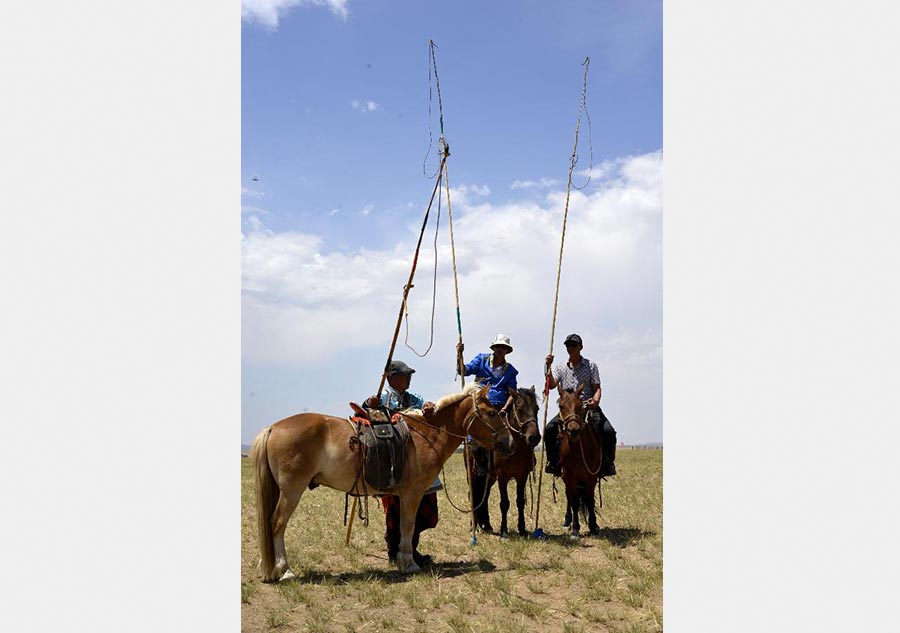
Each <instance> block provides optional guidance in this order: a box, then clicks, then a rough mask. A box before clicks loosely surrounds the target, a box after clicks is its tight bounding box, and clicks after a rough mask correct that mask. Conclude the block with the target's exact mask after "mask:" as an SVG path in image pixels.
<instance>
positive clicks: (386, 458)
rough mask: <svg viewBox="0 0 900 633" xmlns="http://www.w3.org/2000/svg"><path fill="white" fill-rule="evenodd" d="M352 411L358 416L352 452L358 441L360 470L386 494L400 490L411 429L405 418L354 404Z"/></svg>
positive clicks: (366, 478)
mask: <svg viewBox="0 0 900 633" xmlns="http://www.w3.org/2000/svg"><path fill="white" fill-rule="evenodd" d="M351 407H353V409H354V411H355V412H356V415H355V416H353V417H351V418H350V420H351V421H352V422H354V423H355V424H356V437H355V438H351V440H350V443H351V448H352V447H353V444H354V440H355V443H356V444H357V445H358V446H360V447H361V448H360V454H361V461H362V464H361V465H360V468H359V470H360V471H362V472H361V474H362V475H363V477H364V478H365V483H366V485H367V486H369V487H371V488H374V489H376V490H383V491H390V490H393V489H395V488H397V487H398V486H399V485H400V477H401V475H402V474H403V466H404V463H405V461H406V442H407V441H408V440H409V427H407V426H406V422H405V421H403V419H402V416H400V415H399V414H396V413H395V414H394V415H390V412H389V411H388V410H387V409H386V408H385V407H372V408H369V407H360V406H358V405H356V404H355V403H351ZM359 476H360V472H357V478H359ZM357 489H358V484H357ZM364 494H365V493H364Z"/></svg>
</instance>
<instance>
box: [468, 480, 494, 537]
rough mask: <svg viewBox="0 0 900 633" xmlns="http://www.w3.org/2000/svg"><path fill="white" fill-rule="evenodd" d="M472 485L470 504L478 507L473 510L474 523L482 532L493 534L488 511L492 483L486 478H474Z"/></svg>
mask: <svg viewBox="0 0 900 633" xmlns="http://www.w3.org/2000/svg"><path fill="white" fill-rule="evenodd" d="M472 483H473V485H472V503H474V504H475V505H477V506H478V508H477V509H476V510H475V522H476V523H477V524H478V527H480V528H481V531H482V532H485V533H490V532H493V531H494V528H493V527H492V526H491V513H490V510H489V509H488V501H489V500H490V497H491V488H492V487H493V485H494V482H493V480H491V479H490V478H489V477H487V476H480V477H479V476H476V477H475V479H474V480H473V482H472ZM479 503H480V504H481V505H479Z"/></svg>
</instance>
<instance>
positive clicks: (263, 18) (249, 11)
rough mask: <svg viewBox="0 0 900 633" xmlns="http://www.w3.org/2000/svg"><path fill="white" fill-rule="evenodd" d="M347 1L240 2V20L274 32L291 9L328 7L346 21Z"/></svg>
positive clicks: (276, 0) (242, 0)
mask: <svg viewBox="0 0 900 633" xmlns="http://www.w3.org/2000/svg"><path fill="white" fill-rule="evenodd" d="M347 2H348V0H241V20H242V21H245V22H248V23H256V24H259V25H261V26H263V27H264V28H267V29H270V30H275V29H277V28H278V21H279V19H280V18H281V17H282V16H284V14H286V13H287V12H288V11H289V10H290V9H291V8H293V7H328V8H329V9H330V10H331V12H332V13H333V14H335V15H336V16H338V17H340V18H342V19H344V20H346V19H347V16H348V14H349V10H348V9H347Z"/></svg>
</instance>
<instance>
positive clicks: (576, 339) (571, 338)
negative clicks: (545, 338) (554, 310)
mask: <svg viewBox="0 0 900 633" xmlns="http://www.w3.org/2000/svg"><path fill="white" fill-rule="evenodd" d="M569 343H577V344H578V345H581V344H582V343H581V337H580V336H578V335H577V334H569V335H568V336H567V337H566V340H565V342H564V343H563V345H568V344H569Z"/></svg>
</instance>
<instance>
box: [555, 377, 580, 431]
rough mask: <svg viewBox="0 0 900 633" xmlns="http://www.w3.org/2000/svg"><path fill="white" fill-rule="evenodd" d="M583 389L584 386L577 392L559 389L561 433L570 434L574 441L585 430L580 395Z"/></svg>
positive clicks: (576, 390)
mask: <svg viewBox="0 0 900 633" xmlns="http://www.w3.org/2000/svg"><path fill="white" fill-rule="evenodd" d="M583 387H584V385H583V384H580V385H578V388H577V389H575V391H566V390H563V388H562V387H557V390H558V391H559V419H560V431H563V432H565V433H568V434H569V436H570V437H571V438H572V440H577V439H578V435H579V434H580V433H581V430H582V429H583V428H584V422H585V411H584V404H583V403H582V402H581V398H580V397H579V395H578V394H580V393H581V389H582V388H583Z"/></svg>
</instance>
